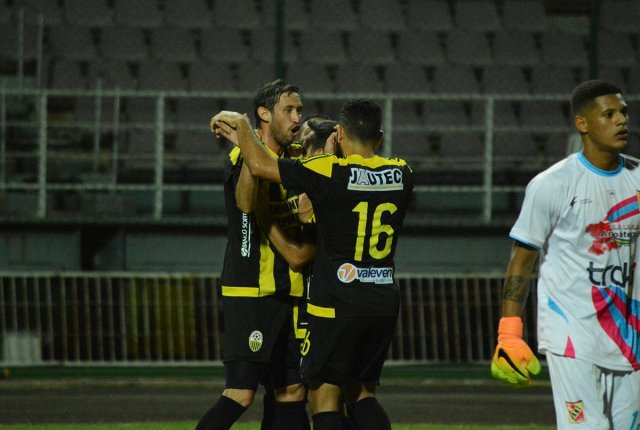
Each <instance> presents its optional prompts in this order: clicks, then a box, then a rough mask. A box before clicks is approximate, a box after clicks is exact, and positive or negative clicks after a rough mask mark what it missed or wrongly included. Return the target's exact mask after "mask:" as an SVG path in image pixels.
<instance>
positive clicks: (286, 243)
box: [266, 222, 316, 272]
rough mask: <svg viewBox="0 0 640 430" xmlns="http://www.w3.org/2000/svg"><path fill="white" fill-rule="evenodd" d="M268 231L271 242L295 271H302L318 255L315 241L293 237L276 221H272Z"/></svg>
mask: <svg viewBox="0 0 640 430" xmlns="http://www.w3.org/2000/svg"><path fill="white" fill-rule="evenodd" d="M266 232H267V237H268V238H269V242H271V243H272V244H273V246H274V247H275V248H276V249H277V250H278V252H279V253H280V255H282V257H283V258H284V259H285V260H286V262H287V264H288V265H289V267H291V269H292V270H293V271H294V272H300V271H301V270H302V269H303V268H304V267H305V266H306V265H307V264H309V263H310V262H311V260H313V258H314V257H315V256H316V246H315V245H314V244H313V243H311V242H304V241H297V240H295V239H293V238H291V237H290V236H289V235H288V234H287V233H286V232H285V231H284V230H283V229H282V227H280V225H279V224H278V223H276V222H274V223H271V224H270V225H269V226H268V228H267V229H266Z"/></svg>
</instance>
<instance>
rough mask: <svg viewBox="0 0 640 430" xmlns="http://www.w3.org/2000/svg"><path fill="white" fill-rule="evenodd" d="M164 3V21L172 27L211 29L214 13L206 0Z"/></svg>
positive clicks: (183, 0)
mask: <svg viewBox="0 0 640 430" xmlns="http://www.w3.org/2000/svg"><path fill="white" fill-rule="evenodd" d="M164 3H165V10H164V19H165V21H166V23H167V24H169V25H170V26H175V27H183V28H194V29H205V28H210V27H211V24H212V21H213V18H212V13H211V10H210V9H209V7H208V6H207V2H206V1H205V0H165V1H164ZM233 3H235V2H232V3H231V4H233Z"/></svg>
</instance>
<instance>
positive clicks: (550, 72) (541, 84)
mask: <svg viewBox="0 0 640 430" xmlns="http://www.w3.org/2000/svg"><path fill="white" fill-rule="evenodd" d="M579 80H580V76H579V74H578V73H577V72H576V70H575V69H574V68H572V67H561V66H556V67H553V66H544V65H539V66H536V67H533V68H532V69H531V91H532V92H533V93H537V94H540V93H543V94H570V93H571V91H573V89H574V88H575V86H576V85H577V84H578V81H579Z"/></svg>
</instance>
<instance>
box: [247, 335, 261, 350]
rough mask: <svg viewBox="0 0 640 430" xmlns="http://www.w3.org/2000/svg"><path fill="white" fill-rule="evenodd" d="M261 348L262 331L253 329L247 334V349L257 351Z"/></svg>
mask: <svg viewBox="0 0 640 430" xmlns="http://www.w3.org/2000/svg"><path fill="white" fill-rule="evenodd" d="M260 348H262V333H261V332H259V331H258V330H254V331H252V332H251V334H250V335H249V349H250V350H251V352H258V351H259V350H260Z"/></svg>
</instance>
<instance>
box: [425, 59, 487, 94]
mask: <svg viewBox="0 0 640 430" xmlns="http://www.w3.org/2000/svg"><path fill="white" fill-rule="evenodd" d="M432 81H433V90H434V91H435V92H437V93H458V94H461V93H462V94H471V93H479V92H480V83H479V81H478V78H477V77H476V72H475V70H474V68H473V67H469V66H456V65H449V64H444V65H442V66H438V67H435V68H434V70H433V78H432Z"/></svg>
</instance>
